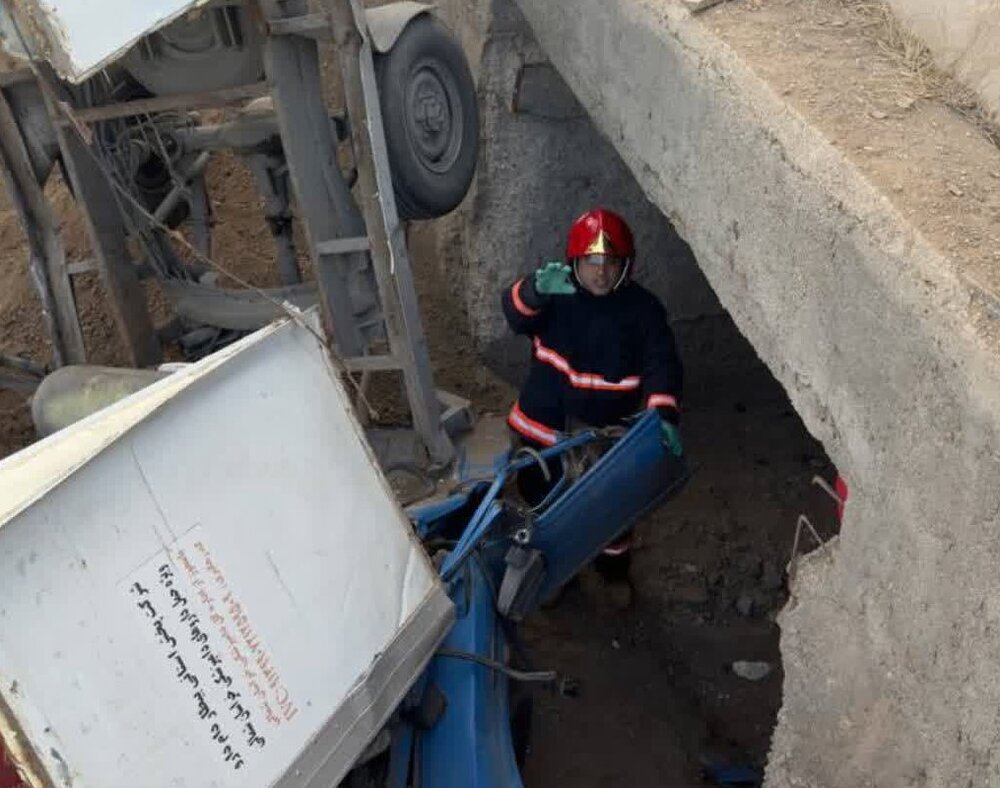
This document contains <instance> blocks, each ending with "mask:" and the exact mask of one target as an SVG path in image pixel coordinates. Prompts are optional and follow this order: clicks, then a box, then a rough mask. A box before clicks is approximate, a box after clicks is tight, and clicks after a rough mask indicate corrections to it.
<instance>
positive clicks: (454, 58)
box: [375, 14, 479, 219]
mask: <svg viewBox="0 0 1000 788" xmlns="http://www.w3.org/2000/svg"><path fill="white" fill-rule="evenodd" d="M375 68H376V74H377V78H378V86H379V94H380V99H381V107H382V120H383V125H384V126H385V139H386V145H387V147H388V150H389V161H390V163H391V165H392V183H393V186H394V187H395V190H396V204H397V208H398V210H399V214H400V216H401V217H402V218H403V219H432V218H436V217H438V216H444V215H445V214H446V213H448V212H449V211H451V210H453V209H454V208H455V207H456V206H457V205H458V204H459V203H460V202H461V201H462V198H463V197H465V194H466V192H468V190H469V184H471V182H472V175H473V173H474V172H475V169H476V159H477V156H478V153H479V110H478V106H477V102H476V86H475V84H474V83H473V81H472V75H471V74H470V73H469V66H468V63H467V62H466V59H465V53H464V52H463V51H462V48H461V46H459V44H458V42H457V41H456V40H455V37H454V36H453V35H452V34H451V32H450V31H449V30H448V28H446V27H445V26H444V25H443V24H442V23H441V22H439V21H438V20H437V19H435V18H434V17H433V16H431V15H430V14H422V15H421V16H418V17H417V18H416V19H414V20H413V21H411V22H410V23H409V24H408V25H407V26H406V28H405V29H404V30H403V32H402V33H401V34H400V36H399V38H398V39H397V41H396V43H395V44H394V45H393V47H392V49H390V50H389V51H388V52H386V53H384V54H381V55H377V56H376V63H375Z"/></svg>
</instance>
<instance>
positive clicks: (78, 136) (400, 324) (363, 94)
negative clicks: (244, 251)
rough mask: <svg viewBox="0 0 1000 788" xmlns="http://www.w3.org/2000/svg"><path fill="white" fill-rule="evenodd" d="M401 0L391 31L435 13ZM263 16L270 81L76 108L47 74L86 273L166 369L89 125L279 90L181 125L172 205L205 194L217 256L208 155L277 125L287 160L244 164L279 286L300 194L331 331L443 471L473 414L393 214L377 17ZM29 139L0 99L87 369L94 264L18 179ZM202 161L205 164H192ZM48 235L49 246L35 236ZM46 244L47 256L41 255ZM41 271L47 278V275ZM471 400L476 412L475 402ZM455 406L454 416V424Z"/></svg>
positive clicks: (261, 1) (339, 7)
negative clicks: (332, 87)
mask: <svg viewBox="0 0 1000 788" xmlns="http://www.w3.org/2000/svg"><path fill="white" fill-rule="evenodd" d="M247 1H248V2H251V0H247ZM402 6H405V7H401V8H399V9H397V10H396V11H395V12H394V13H393V14H391V15H389V17H387V19H388V21H389V22H392V23H393V24H392V25H391V27H392V30H395V35H398V34H399V32H400V31H401V30H402V28H403V27H404V26H405V24H406V21H407V20H408V19H409V18H412V17H413V16H416V15H419V14H420V13H424V12H425V11H426V10H427V7H426V6H422V5H420V4H417V3H407V4H402ZM255 7H256V8H257V10H258V11H259V12H260V14H259V15H260V16H261V17H263V19H264V20H265V21H266V23H267V25H268V29H269V34H268V35H267V36H266V37H265V39H264V66H265V72H266V77H267V78H266V81H265V82H262V83H256V84H251V85H241V86H236V87H232V88H226V89H222V90H214V91H204V92H200V93H184V94H178V95H174V96H157V97H154V98H150V99H139V100H133V101H126V102H121V103H114V104H107V105H102V106H96V107H75V106H74V105H73V102H72V101H71V100H70V99H69V97H68V96H63V95H62V90H61V87H60V85H59V82H58V80H57V79H56V78H55V75H54V74H53V72H52V71H51V69H50V68H49V67H48V66H46V65H44V64H43V65H40V66H39V68H40V72H39V74H38V76H39V79H40V86H41V87H42V94H43V96H44V99H45V104H46V108H47V110H48V113H49V118H50V120H51V122H52V125H53V129H54V136H55V139H56V140H57V142H58V146H59V150H60V152H61V154H62V158H63V161H64V164H65V167H66V173H67V175H68V179H69V185H70V186H71V188H72V190H73V192H74V194H75V195H76V197H77V202H78V204H79V206H80V208H81V211H82V213H83V216H84V219H85V223H86V226H87V230H88V234H89V237H90V241H91V246H92V249H93V261H92V262H90V263H88V265H91V266H93V267H96V269H97V270H98V271H99V272H100V273H101V275H102V278H103V280H104V283H105V286H106V289H107V291H108V294H109V296H110V300H111V305H112V309H113V311H114V317H115V320H116V323H117V325H118V329H119V333H120V335H121V337H122V339H123V341H124V344H125V346H126V349H127V354H128V357H129V361H130V362H131V363H132V364H133V365H135V366H147V365H151V364H155V363H157V362H158V361H159V360H160V348H159V344H158V341H157V337H156V334H155V331H154V330H153V326H152V323H151V319H150V316H149V313H148V310H147V306H146V298H145V292H144V290H143V288H142V286H141V284H140V280H139V272H138V266H137V265H136V264H135V262H134V261H132V260H131V258H130V255H129V253H128V249H127V245H126V237H127V231H126V223H127V219H128V216H127V213H128V211H130V210H131V208H130V207H127V206H124V205H123V204H122V199H121V197H120V195H118V194H117V193H116V192H115V189H114V186H113V185H112V184H111V183H110V182H109V180H108V177H107V175H106V173H105V172H104V171H103V168H102V167H101V165H100V163H99V160H98V159H97V158H96V156H95V154H94V151H93V150H91V149H90V148H89V144H88V143H89V137H88V134H89V129H87V127H86V124H88V123H92V122H98V121H103V120H109V119H114V118H123V117H128V116H135V115H143V114H146V113H155V112H161V111H164V110H171V109H194V108H197V107H208V106H219V105H225V104H232V103H235V102H239V101H244V100H246V99H249V98H259V97H264V96H267V95H269V96H270V98H271V100H272V102H273V108H274V114H273V115H272V116H270V118H266V119H265V118H263V117H262V118H254V117H250V116H248V117H247V118H241V119H240V120H239V121H237V122H235V123H232V124H227V126H225V127H218V128H216V129H208V128H206V129H204V130H202V129H194V130H190V129H182V130H180V131H179V133H178V139H179V140H181V144H182V145H184V150H185V152H186V153H187V154H189V155H190V156H191V159H190V161H191V162H193V163H191V164H190V172H189V173H188V174H187V175H185V184H183V185H178V186H177V187H175V189H174V190H173V191H172V192H171V193H170V195H169V196H168V198H167V200H166V201H165V202H169V201H170V200H171V199H173V200H174V202H176V200H177V199H179V198H180V197H181V196H182V195H183V193H184V192H185V191H188V192H190V193H191V194H192V195H194V196H195V197H196V198H197V197H198V195H201V197H202V199H196V202H197V203H198V204H197V205H195V206H192V209H193V212H194V213H195V221H196V224H197V227H196V235H197V239H196V243H197V247H198V248H201V249H202V250H203V251H207V249H208V247H209V244H210V237H209V232H208V227H209V217H208V211H209V210H210V206H209V204H208V202H207V200H204V199H203V198H204V184H203V183H201V182H200V173H201V170H202V169H203V167H204V164H205V163H206V159H207V154H206V153H205V152H204V151H205V150H208V149H211V148H215V147H231V146H230V145H227V144H226V143H227V142H230V140H227V139H225V132H227V131H230V130H231V131H232V133H233V134H236V135H237V136H239V134H238V132H242V131H245V132H246V133H245V134H243V137H246V138H247V140H250V139H251V138H254V139H257V138H259V137H260V136H261V135H264V137H265V138H266V136H267V132H269V131H270V128H268V127H271V124H274V126H273V128H274V129H275V131H276V132H277V135H278V136H280V138H281V144H282V149H283V155H284V162H276V161H272V160H270V159H266V158H265V156H266V152H265V151H264V150H263V148H262V144H261V143H260V142H258V146H260V147H254V146H250V147H249V148H247V149H246V150H243V149H240V151H239V152H240V154H241V155H242V156H243V157H244V158H245V159H247V161H248V164H249V165H250V166H251V170H252V171H253V172H254V175H255V177H256V180H257V182H258V190H259V191H260V192H261V194H263V196H264V197H265V202H266V210H265V214H266V217H265V218H267V219H268V220H269V221H270V222H271V224H272V229H274V230H275V234H276V243H277V246H278V254H277V256H278V263H279V268H280V270H281V272H282V279H283V280H284V281H285V283H286V284H291V283H294V282H296V281H299V280H300V273H299V271H298V267H297V263H296V260H295V251H294V246H293V245H292V239H291V232H290V226H289V227H288V230H289V232H285V233H284V234H283V235H282V233H281V232H280V230H281V228H282V227H283V226H284V225H287V224H288V221H289V218H290V208H289V197H290V192H291V193H294V195H295V197H296V203H297V207H298V215H299V218H300V219H301V220H302V221H303V224H304V227H305V231H306V237H307V239H308V244H309V252H310V255H311V257H312V261H313V264H314V267H315V270H316V278H317V282H318V285H319V291H320V304H321V307H322V314H323V319H324V325H325V328H326V330H327V335H328V336H330V337H331V338H332V340H333V343H334V345H335V346H336V351H337V352H338V354H339V355H341V356H342V357H343V359H344V364H345V367H346V368H347V369H348V370H351V371H359V372H362V373H364V374H365V375H366V376H367V374H368V373H371V372H375V371H379V372H381V371H399V372H401V373H402V377H403V381H404V384H405V388H406V394H407V399H408V401H409V405H410V411H411V413H412V417H413V423H414V427H415V430H416V432H417V433H418V434H419V436H420V437H421V439H422V441H423V442H424V444H425V446H426V448H427V451H428V454H429V456H430V458H431V459H432V460H433V461H434V462H435V463H442V464H443V463H447V462H449V461H450V460H451V459H452V457H453V455H454V448H453V446H452V444H451V440H450V438H449V436H448V434H447V432H446V430H445V429H444V425H445V423H447V424H448V425H452V426H455V425H464V424H467V421H468V420H467V419H464V418H460V417H456V416H461V413H460V411H461V410H462V403H463V402H464V401H461V400H459V399H458V398H455V397H453V396H446V397H445V398H444V405H445V408H443V407H442V399H441V395H440V394H439V393H438V392H437V391H436V390H435V388H434V383H433V376H432V373H431V366H430V358H429V355H428V351H427V344H426V339H425V337H424V333H423V327H422V325H421V320H420V312H419V306H418V304H417V298H416V291H415V287H414V281H413V273H412V270H411V267H410V261H409V255H408V252H407V248H406V238H405V232H404V227H403V224H402V222H401V221H400V219H399V216H398V213H397V210H396V201H395V195H394V190H393V186H392V177H391V172H390V165H389V158H388V151H387V148H386V142H385V136H384V130H383V125H382V114H381V107H380V103H379V97H378V87H377V84H376V78H375V67H374V58H373V53H374V51H375V43H374V42H373V41H372V38H371V33H370V31H369V29H368V24H367V21H366V12H365V9H364V8H363V7H362V4H361V3H360V2H358V1H357V0H323V3H322V9H323V11H324V13H320V14H309V13H308V11H309V8H308V5H307V2H306V0H256V3H255ZM390 17H391V18H390ZM386 24H388V22H386V23H385V24H383V27H385V26H386ZM380 29H381V28H380ZM386 30H388V28H386ZM383 32H384V31H383ZM317 38H327V39H329V38H332V39H333V40H334V42H335V43H336V45H337V55H338V58H339V64H340V71H341V77H342V81H343V88H344V95H345V96H346V100H347V105H348V106H347V110H348V117H349V118H350V123H349V124H348V125H349V128H350V132H351V141H352V144H353V151H354V158H355V166H356V171H357V194H358V199H359V202H360V204H361V205H360V210H359V207H358V204H356V203H355V200H354V197H353V196H352V193H351V185H352V184H351V183H349V182H348V179H347V178H345V175H344V174H343V173H342V172H341V170H340V167H339V166H338V163H337V160H336V156H337V138H338V135H339V133H340V132H341V131H342V127H343V124H342V123H341V122H339V120H338V119H336V118H334V119H331V115H330V111H329V109H328V108H327V107H326V105H325V102H324V99H323V91H322V84H321V73H320V63H319V50H318V44H317V40H316V39H317ZM383 43H384V42H383ZM28 78H29V76H28V75H27V74H25V73H20V72H19V73H16V74H13V75H11V77H10V79H11V80H15V81H19V80H24V79H28ZM2 84H3V81H2V80H0V86H2ZM56 91H59V93H60V95H56ZM5 113H6V114H5ZM244 126H245V127H246V128H245V129H244ZM5 127H6V129H7V131H6V134H5V133H4V129H5ZM237 127H238V128H237ZM18 135H19V131H18V129H17V123H16V121H15V120H14V118H13V116H12V114H11V111H10V108H9V107H6V108H5V106H4V104H0V153H2V154H3V155H2V156H0V158H2V161H0V164H2V165H3V166H4V167H5V170H6V172H5V174H7V175H8V177H7V182H8V186H9V188H10V189H11V190H12V197H13V198H14V202H15V204H16V205H18V206H19V210H21V214H22V218H23V219H24V222H25V226H26V227H27V228H28V230H29V237H30V240H31V241H32V249H33V255H32V270H33V271H34V272H36V273H35V279H36V284H37V285H38V287H39V292H40V293H41V295H42V300H43V305H44V308H45V310H46V315H47V316H49V315H51V316H52V317H51V318H50V319H49V328H50V333H51V335H52V336H53V341H54V344H55V345H56V347H57V352H56V360H57V364H61V363H66V362H75V363H79V362H82V361H83V360H84V359H85V354H84V353H83V350H82V336H81V333H80V331H79V321H78V319H77V316H76V309H75V303H74V302H73V300H72V286H71V284H70V279H69V277H70V275H71V274H72V273H74V272H77V271H78V270H81V271H82V270H84V269H83V268H81V267H80V266H79V265H78V266H77V267H76V268H73V267H72V265H67V263H66V260H65V253H64V252H63V251H62V247H61V245H60V244H59V239H58V234H57V232H56V230H55V224H54V222H53V221H52V218H51V216H50V215H49V216H46V215H45V214H44V212H39V211H37V210H34V207H35V206H34V202H35V200H36V198H37V196H38V195H40V194H41V189H40V187H39V186H38V184H37V182H36V181H34V180H32V182H31V183H27V182H26V181H25V179H24V177H19V173H18V169H19V168H21V169H23V161H22V160H26V153H24V151H23V140H21V139H20V137H19V136H18ZM247 135H249V136H247ZM234 139H235V137H234ZM241 139H242V138H241ZM85 140H86V141H85ZM264 141H266V139H265V140H264ZM13 142H17V143H20V144H21V148H22V150H20V151H17V150H15V151H14V153H13V154H12V153H10V150H9V149H11V148H16V147H17V146H16V145H14V144H13ZM189 148H190V149H189ZM202 149H204V150H202ZM199 151H200V155H198V156H195V154H196V153H198V152H199ZM15 154H17V155H15ZM19 157H20V158H19ZM283 165H287V168H285V167H284V166H283ZM28 171H29V172H30V162H29V170H28ZM286 173H287V174H286ZM20 175H22V176H23V173H20ZM25 195H29V196H31V199H27V198H26V197H25ZM42 201H43V203H44V199H43V198H42ZM22 206H24V207H23V208H22ZM43 207H45V208H46V209H47V206H44V205H43ZM168 207H169V206H168ZM161 208H163V206H161ZM165 210H166V209H164V210H157V211H156V216H157V217H159V218H162V214H164V213H165ZM36 214H39V215H37V216H36ZM35 227H38V228H40V229H39V230H38V232H37V233H35V232H33V231H32V228H35ZM36 235H37V236H38V238H39V239H40V240H37V239H35V236H36ZM36 247H38V248H41V249H42V250H43V252H44V254H40V253H37V252H35V251H34V250H35V249H36ZM42 270H44V272H45V277H42V276H40V274H39V273H38V272H39V271H42ZM376 293H377V295H376ZM74 326H75V329H74ZM379 336H384V337H385V339H386V340H387V341H388V346H389V347H388V352H387V353H380V354H374V355H369V354H370V353H371V352H372V345H371V340H372V339H373V338H375V337H379ZM464 404H465V407H466V408H467V406H468V403H464ZM443 409H446V410H447V413H446V414H445V416H446V419H445V420H444V421H443V420H442V410H443Z"/></svg>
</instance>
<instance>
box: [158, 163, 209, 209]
mask: <svg viewBox="0 0 1000 788" xmlns="http://www.w3.org/2000/svg"><path fill="white" fill-rule="evenodd" d="M210 158H211V154H210V153H209V152H208V151H204V152H203V153H199V154H198V157H197V158H196V159H195V160H194V162H193V163H192V164H191V168H190V169H189V170H188V171H187V172H185V173H183V175H182V177H183V181H182V182H181V183H176V184H174V187H173V188H172V189H171V190H170V192H169V193H168V194H167V196H166V197H164V198H163V202H161V203H160V205H159V207H158V208H157V209H156V211H155V212H154V213H153V218H154V219H156V221H158V222H165V221H166V220H167V216H169V215H170V212H171V211H172V210H173V209H174V208H175V207H176V206H177V203H179V202H180V201H181V198H182V197H183V196H184V193H185V192H186V191H187V190H188V188H189V187H190V186H191V183H192V182H193V181H194V180H195V179H196V178H200V177H201V175H202V173H203V172H205V168H206V167H207V166H208V160H209V159H210Z"/></svg>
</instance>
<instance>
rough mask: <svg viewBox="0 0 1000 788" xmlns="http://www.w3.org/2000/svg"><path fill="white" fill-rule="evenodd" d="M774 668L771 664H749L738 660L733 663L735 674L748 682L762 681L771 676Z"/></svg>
mask: <svg viewBox="0 0 1000 788" xmlns="http://www.w3.org/2000/svg"><path fill="white" fill-rule="evenodd" d="M772 670H774V666H773V665H772V664H771V663H770V662H748V661H746V660H742V659H741V660H737V661H736V662H734V663H733V673H735V674H736V675H737V676H739V677H740V678H741V679H746V680H747V681H760V680H761V679H763V678H766V677H767V676H769V675H770V674H771V671H772Z"/></svg>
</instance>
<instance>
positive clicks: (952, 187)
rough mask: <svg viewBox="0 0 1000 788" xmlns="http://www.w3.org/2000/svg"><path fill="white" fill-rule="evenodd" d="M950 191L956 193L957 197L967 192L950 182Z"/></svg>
mask: <svg viewBox="0 0 1000 788" xmlns="http://www.w3.org/2000/svg"><path fill="white" fill-rule="evenodd" d="M948 191H950V192H951V193H952V194H954V195H955V196H956V197H961V196H962V195H963V194H965V192H963V191H962V190H961V189H959V188H958V187H957V186H956V185H955V184H954V183H949V184H948Z"/></svg>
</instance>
